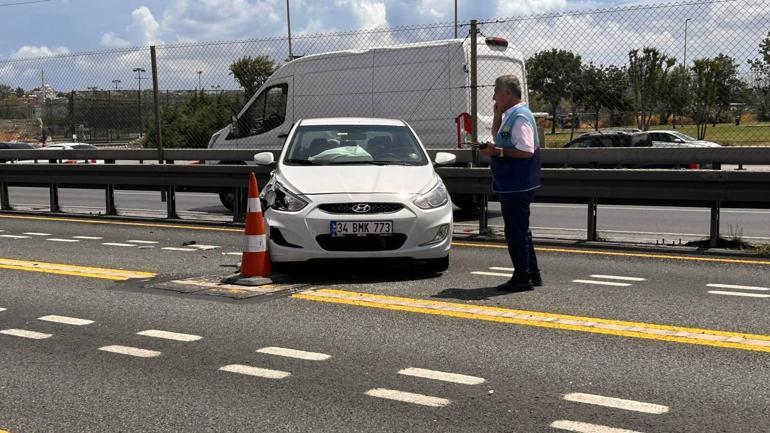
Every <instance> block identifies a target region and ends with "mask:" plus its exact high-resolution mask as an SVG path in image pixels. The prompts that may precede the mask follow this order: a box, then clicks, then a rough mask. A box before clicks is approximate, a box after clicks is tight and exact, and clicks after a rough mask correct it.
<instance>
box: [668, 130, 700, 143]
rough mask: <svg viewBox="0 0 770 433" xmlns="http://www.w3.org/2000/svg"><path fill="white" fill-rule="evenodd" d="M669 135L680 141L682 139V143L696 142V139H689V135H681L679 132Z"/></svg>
mask: <svg viewBox="0 0 770 433" xmlns="http://www.w3.org/2000/svg"><path fill="white" fill-rule="evenodd" d="M671 135H673V136H675V137H677V138H681V139H682V140H684V141H697V140H696V139H694V138H693V137H690V136H689V135H687V134H682V133H681V132H676V131H674V132H672V133H671Z"/></svg>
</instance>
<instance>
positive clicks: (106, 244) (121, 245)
mask: <svg viewBox="0 0 770 433" xmlns="http://www.w3.org/2000/svg"><path fill="white" fill-rule="evenodd" d="M102 245H105V246H108V247H135V246H136V245H134V244H123V243H120V242H103V243H102Z"/></svg>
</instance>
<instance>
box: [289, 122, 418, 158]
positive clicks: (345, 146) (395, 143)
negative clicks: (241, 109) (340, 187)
mask: <svg viewBox="0 0 770 433" xmlns="http://www.w3.org/2000/svg"><path fill="white" fill-rule="evenodd" d="M284 163H285V164H289V165H292V164H294V165H334V164H357V163H360V164H368V163H376V164H384V165H388V164H407V165H425V164H427V163H428V158H427V156H426V155H425V152H424V151H423V150H422V148H421V147H420V145H419V143H418V142H417V139H416V138H415V136H414V134H412V131H411V130H410V129H409V128H407V127H404V126H380V125H318V126H300V127H299V128H297V131H296V132H295V133H294V136H293V137H292V140H291V143H289V147H288V149H287V151H286V158H285V159H284Z"/></svg>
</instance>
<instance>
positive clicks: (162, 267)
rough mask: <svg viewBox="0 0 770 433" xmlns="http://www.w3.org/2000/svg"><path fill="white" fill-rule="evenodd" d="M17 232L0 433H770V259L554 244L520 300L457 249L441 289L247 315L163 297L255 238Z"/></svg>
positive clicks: (61, 225)
mask: <svg viewBox="0 0 770 433" xmlns="http://www.w3.org/2000/svg"><path fill="white" fill-rule="evenodd" d="M0 230H2V232H0V276H1V278H2V279H1V280H0V281H2V284H0V347H2V350H0V371H2V373H0V389H2V393H3V398H2V399H0V430H3V429H5V430H9V431H11V432H53V431H66V432H97V431H98V432H103V431H147V432H155V431H157V432H168V431H212V432H224V431H227V432H231V431H233V432H235V431H244V432H246V431H265V432H273V431H281V432H284V431H285V432H295V431H296V432H327V431H328V432H332V431H334V432H348V431H350V432H352V431H355V432H386V431H387V432H399V431H404V432H406V431H409V432H418V431H425V432H436V431H441V432H559V431H587V432H606V433H622V432H626V433H628V432H704V431H708V432H751V433H756V432H765V431H768V427H767V426H768V425H770V409H769V408H770V388H769V387H768V386H767V384H768V383H770V363H768V359H769V358H768V357H770V316H769V315H768V314H767V308H768V305H769V304H768V302H770V296H768V295H770V289H768V286H770V283H769V282H770V278H768V275H770V273H768V269H769V268H770V260H762V259H747V258H717V257H704V256H683V255H678V254H675V253H671V254H656V253H645V252H638V251H637V252H634V251H627V252H618V251H603V250H584V249H576V248H554V247H546V246H540V247H539V258H540V262H541V264H542V268H543V271H544V278H545V285H544V287H542V288H538V289H537V290H535V291H532V292H526V293H519V294H504V293H500V292H497V291H496V290H494V289H493V288H492V286H494V285H496V284H498V283H500V282H502V281H504V280H505V279H506V276H505V274H507V273H509V271H507V270H505V269H504V268H506V267H509V266H510V262H509V260H508V258H507V254H506V251H505V250H504V249H503V248H500V247H501V246H500V245H498V244H464V243H457V244H456V245H455V248H454V249H453V251H452V255H451V260H452V265H451V267H450V270H449V271H448V272H446V273H445V274H443V275H431V274H426V273H424V272H420V271H419V266H418V265H417V264H414V263H392V264H391V263H387V264H381V263H370V262H362V263H358V262H350V261H347V262H332V263H324V264H322V265H319V266H299V267H293V268H292V269H291V271H292V273H291V275H290V280H289V281H288V282H287V283H286V284H287V285H284V286H278V287H276V288H275V290H276V291H275V292H273V293H270V294H264V295H260V296H255V297H253V298H249V299H246V300H234V299H230V298H227V297H220V296H210V295H207V294H202V293H203V292H197V293H186V294H185V293H176V292H170V291H165V290H158V289H157V288H153V287H157V286H158V284H162V283H164V282H167V281H170V280H179V279H183V278H197V279H199V278H200V277H202V276H208V277H220V276H224V275H226V274H228V273H230V272H232V271H234V269H235V268H234V266H237V263H238V261H239V257H238V255H237V252H238V251H239V249H240V246H241V244H242V236H241V234H240V233H238V231H237V230H232V229H229V228H223V227H193V226H187V227H180V226H179V225H177V226H176V227H168V226H162V225H158V224H151V223H149V224H148V223H138V222H134V223H131V222H129V223H119V222H110V223H105V221H101V222H100V223H96V222H89V221H83V220H80V221H67V220H62V219H49V218H30V217H18V216H11V217H9V216H7V215H0ZM193 241H194V242H195V243H193V244H191V242H193ZM54 264H56V265H54ZM65 265H66V266H65ZM103 268H110V269H111V270H109V271H107V270H104V269H103ZM119 270H122V271H119ZM140 271H141V272H144V274H140V273H138V272H140ZM132 272H133V273H132ZM127 276H134V277H136V278H131V279H128V280H125V281H112V280H108V279H105V278H115V279H122V278H125V277H127ZM375 295H376V296H375ZM2 309H4V310H2ZM511 312H515V314H514V313H511ZM511 314H513V315H511ZM50 315H56V316H64V318H61V317H59V318H56V317H54V318H51V317H47V318H46V319H47V320H41V318H44V317H45V316H50ZM506 315H507V316H506ZM74 319H81V320H86V321H93V322H92V323H91V322H81V321H78V320H74ZM51 320H53V321H51ZM64 322H66V323H64ZM599 325H602V326H603V327H602V328H601V329H598V328H597V327H598V326H599ZM146 331H153V332H150V333H148V332H146ZM157 331H164V332H160V333H158V332H157ZM169 332H173V333H176V334H168V333H169ZM34 333H38V334H34ZM139 333H141V334H145V335H140V334H139ZM146 334H150V335H154V336H148V335H146ZM179 334H182V335H179ZM30 337H38V338H39V339H34V338H30ZM40 337H46V338H40ZM172 338H173V339H172ZM114 346H124V347H123V348H121V347H117V348H116V347H114ZM125 347H128V349H126V348H125ZM136 349H141V350H136ZM297 351H300V352H297ZM138 355H141V356H138ZM445 373H452V375H447V374H445ZM404 400H406V401H404ZM611 429H617V430H611ZM620 429H623V430H620Z"/></svg>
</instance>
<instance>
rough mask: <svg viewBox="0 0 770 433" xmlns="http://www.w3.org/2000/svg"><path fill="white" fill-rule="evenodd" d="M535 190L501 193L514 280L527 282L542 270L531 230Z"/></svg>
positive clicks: (501, 205)
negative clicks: (530, 219)
mask: <svg viewBox="0 0 770 433" xmlns="http://www.w3.org/2000/svg"><path fill="white" fill-rule="evenodd" d="M534 196H535V191H534V190H533V191H526V192H508V193H501V194H499V197H500V207H501V208H502V211H503V220H504V221H505V240H506V241H507V242H508V253H509V254H510V255H511V262H513V268H514V272H513V281H515V282H526V281H529V280H530V279H531V278H532V276H533V275H535V274H537V273H538V272H540V270H539V269H538V266H537V257H536V256H535V246H534V244H533V243H532V232H531V231H530V230H529V205H530V204H531V203H532V199H533V198H534Z"/></svg>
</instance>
